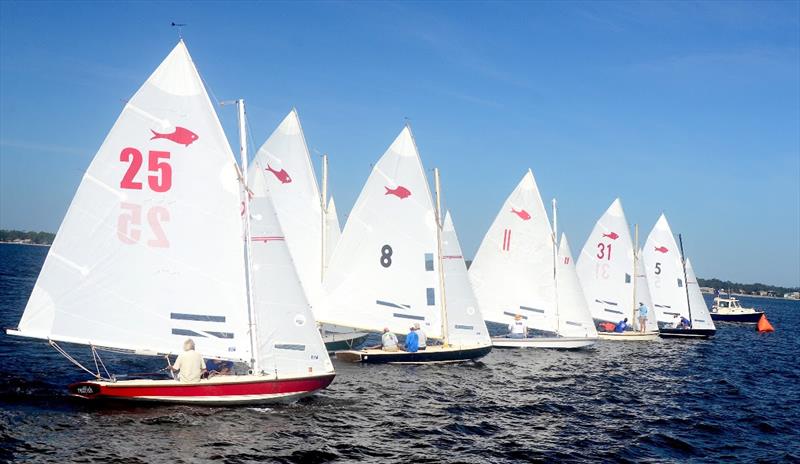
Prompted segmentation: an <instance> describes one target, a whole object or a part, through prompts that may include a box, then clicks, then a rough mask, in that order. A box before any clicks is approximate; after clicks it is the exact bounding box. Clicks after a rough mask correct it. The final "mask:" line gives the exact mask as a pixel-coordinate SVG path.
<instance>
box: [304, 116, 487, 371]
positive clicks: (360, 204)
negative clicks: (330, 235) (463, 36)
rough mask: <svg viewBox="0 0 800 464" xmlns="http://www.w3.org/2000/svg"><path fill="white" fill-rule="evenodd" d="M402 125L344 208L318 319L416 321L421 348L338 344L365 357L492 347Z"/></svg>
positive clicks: (372, 324) (393, 324)
mask: <svg viewBox="0 0 800 464" xmlns="http://www.w3.org/2000/svg"><path fill="white" fill-rule="evenodd" d="M435 172H436V185H437V207H434V203H433V198H432V196H431V192H430V188H429V186H428V180H427V178H426V176H425V171H424V169H423V167H422V161H421V160H420V157H419V152H418V151H417V147H416V144H415V142H414V138H413V136H412V134H411V129H410V128H409V127H408V126H406V127H405V128H404V129H403V130H402V131H401V132H400V134H399V135H398V136H397V138H396V139H395V140H394V142H393V143H392V145H391V146H390V147H389V149H388V150H387V151H386V153H385V154H384V155H383V156H382V157H381V159H380V160H379V161H378V162H377V163H376V164H375V166H374V167H373V169H372V173H371V174H370V176H369V178H368V179H367V182H366V184H365V185H364V188H363V189H362V191H361V194H360V195H359V197H358V200H356V203H355V205H354V206H353V209H352V211H351V213H350V216H349V218H348V220H347V223H346V224H345V226H344V231H343V232H342V236H341V238H340V239H339V244H338V245H337V246H336V250H335V251H334V252H333V256H332V257H331V262H330V265H329V268H328V271H327V273H326V275H325V289H326V292H327V295H328V304H326V305H324V306H323V308H322V311H321V312H320V313H318V314H317V317H318V319H319V320H320V321H322V322H324V323H328V324H334V325H339V326H344V327H352V328H355V329H360V330H367V331H371V332H380V331H381V330H382V329H383V328H388V329H390V330H391V331H392V332H394V333H397V334H407V333H408V332H409V331H410V327H411V326H412V325H413V324H415V323H418V324H420V328H421V329H422V330H423V331H424V333H425V334H426V335H427V337H428V340H431V339H438V340H441V344H440V345H433V346H430V345H429V346H428V347H427V349H426V350H424V351H418V352H415V353H409V352H386V351H382V350H379V349H365V350H350V351H339V352H337V353H336V358H337V359H341V360H344V361H352V362H365V363H427V362H460V361H468V360H474V359H478V358H481V357H483V356H485V355H486V354H487V353H489V351H490V350H491V348H492V346H491V343H490V341H489V336H488V332H487V330H486V326H485V324H484V323H483V319H482V316H481V313H480V309H479V307H478V305H477V304H476V303H475V302H474V297H473V296H472V295H471V290H470V287H469V282H468V280H467V276H466V266H465V265H464V259H463V257H462V256H461V251H460V246H459V245H458V240H457V238H456V236H455V230H454V229H453V227H452V222H448V221H447V220H445V221H442V215H441V214H440V211H441V209H440V208H439V207H438V205H439V204H440V201H439V195H438V191H439V189H438V184H439V182H438V171H435Z"/></svg>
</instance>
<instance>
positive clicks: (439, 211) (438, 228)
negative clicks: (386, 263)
mask: <svg viewBox="0 0 800 464" xmlns="http://www.w3.org/2000/svg"><path fill="white" fill-rule="evenodd" d="M433 178H434V186H435V188H436V247H437V249H438V250H437V255H438V260H437V265H438V266H439V294H440V297H441V301H442V304H441V307H442V339H443V343H444V346H447V345H448V344H449V342H448V339H449V337H448V331H447V297H446V296H445V289H444V268H443V266H442V261H443V259H442V224H443V223H442V196H441V189H440V184H439V168H434V169H433Z"/></svg>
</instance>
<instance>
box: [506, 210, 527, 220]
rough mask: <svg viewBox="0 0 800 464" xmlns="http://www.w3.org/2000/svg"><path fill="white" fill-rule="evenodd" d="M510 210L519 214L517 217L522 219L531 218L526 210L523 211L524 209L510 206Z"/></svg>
mask: <svg viewBox="0 0 800 464" xmlns="http://www.w3.org/2000/svg"><path fill="white" fill-rule="evenodd" d="M511 212H512V213H514V214H516V215H517V216H519V218H520V219H522V220H523V221H527V220H528V219H530V218H531V215H530V214H528V212H527V211H525V210H524V209H521V210H519V211H517V210H515V209H514V208H511Z"/></svg>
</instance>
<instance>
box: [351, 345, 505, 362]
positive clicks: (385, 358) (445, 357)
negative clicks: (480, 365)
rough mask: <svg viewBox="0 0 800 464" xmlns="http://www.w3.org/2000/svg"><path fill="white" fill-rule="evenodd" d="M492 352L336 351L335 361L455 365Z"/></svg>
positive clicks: (482, 348)
mask: <svg viewBox="0 0 800 464" xmlns="http://www.w3.org/2000/svg"><path fill="white" fill-rule="evenodd" d="M490 351H492V346H491V345H486V346H470V347H460V346H459V347H446V348H445V347H443V346H441V345H438V346H429V347H427V349H426V350H425V351H417V352H416V353H408V352H405V351H394V352H391V351H383V350H350V351H338V352H337V353H336V359H338V360H340V361H344V362H354V363H366V364H436V363H457V362H465V361H474V360H477V359H480V358H482V357H484V356H486V355H487V354H489V352H490Z"/></svg>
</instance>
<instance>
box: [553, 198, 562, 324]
mask: <svg viewBox="0 0 800 464" xmlns="http://www.w3.org/2000/svg"><path fill="white" fill-rule="evenodd" d="M552 239H553V291H554V292H555V300H554V301H555V302H556V335H558V328H559V327H560V326H561V324H560V322H561V317H560V315H559V313H558V274H557V273H558V245H557V241H558V210H557V208H556V199H555V198H553V237H552Z"/></svg>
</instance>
